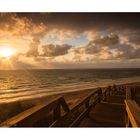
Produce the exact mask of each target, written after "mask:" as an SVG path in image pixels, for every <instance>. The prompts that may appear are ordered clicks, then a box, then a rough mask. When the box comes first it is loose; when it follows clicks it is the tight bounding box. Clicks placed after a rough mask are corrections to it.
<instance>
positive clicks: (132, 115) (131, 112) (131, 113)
mask: <svg viewBox="0 0 140 140" xmlns="http://www.w3.org/2000/svg"><path fill="white" fill-rule="evenodd" d="M125 105H126V112H127V116H126V126H127V127H128V126H130V124H129V121H130V123H131V125H132V127H140V107H139V106H138V104H137V103H136V101H134V100H125Z"/></svg>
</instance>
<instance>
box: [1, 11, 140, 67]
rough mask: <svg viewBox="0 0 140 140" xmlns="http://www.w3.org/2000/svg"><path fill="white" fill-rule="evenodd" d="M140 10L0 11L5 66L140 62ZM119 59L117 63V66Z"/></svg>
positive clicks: (101, 64)
mask: <svg viewBox="0 0 140 140" xmlns="http://www.w3.org/2000/svg"><path fill="white" fill-rule="evenodd" d="M139 19H140V14H135V13H133V14H130V13H126V14H125V13H124V14H119V13H113V14H111V13H104V14H103V13H100V14H99V13H1V14H0V48H13V49H14V50H16V51H15V54H14V55H13V56H12V57H10V58H4V57H2V56H0V67H1V68H4V67H5V68H9V67H12V68H75V67H77V68H88V67H95V68H96V67H115V66H116V67H123V66H124V67H132V66H131V64H132V63H133V67H140V66H139V65H140V26H139V25H140V20H139ZM115 64H116V65H115Z"/></svg>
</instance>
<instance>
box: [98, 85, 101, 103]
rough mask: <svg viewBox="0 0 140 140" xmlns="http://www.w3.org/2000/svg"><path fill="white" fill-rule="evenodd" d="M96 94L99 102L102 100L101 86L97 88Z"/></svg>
mask: <svg viewBox="0 0 140 140" xmlns="http://www.w3.org/2000/svg"><path fill="white" fill-rule="evenodd" d="M98 96H99V102H101V100H102V89H101V88H99V91H98Z"/></svg>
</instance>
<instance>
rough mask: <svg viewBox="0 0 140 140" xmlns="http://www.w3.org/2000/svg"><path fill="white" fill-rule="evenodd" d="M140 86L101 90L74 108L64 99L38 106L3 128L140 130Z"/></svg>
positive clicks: (7, 121)
mask: <svg viewBox="0 0 140 140" xmlns="http://www.w3.org/2000/svg"><path fill="white" fill-rule="evenodd" d="M136 99H140V88H139V87H125V86H124V85H118V86H115V85H114V86H109V87H107V88H104V89H101V88H98V89H97V90H94V91H93V92H91V93H90V94H88V96H87V97H85V98H84V99H82V100H80V101H78V102H77V103H75V104H74V105H73V107H72V108H70V107H69V105H68V104H67V103H66V101H65V100H64V98H63V97H58V98H56V99H54V100H53V101H50V102H49V103H48V102H43V103H41V104H38V105H36V106H34V107H32V108H30V109H28V110H26V111H24V112H22V113H20V114H18V115H16V116H14V117H12V118H10V119H8V120H6V121H4V122H3V123H1V124H0V126H1V127H130V126H132V127H140V107H139V104H138V103H139V102H137V101H136Z"/></svg>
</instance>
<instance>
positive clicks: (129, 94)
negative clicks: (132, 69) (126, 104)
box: [126, 86, 132, 100]
mask: <svg viewBox="0 0 140 140" xmlns="http://www.w3.org/2000/svg"><path fill="white" fill-rule="evenodd" d="M131 98H132V96H131V88H130V86H126V99H127V100H129V99H131Z"/></svg>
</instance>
